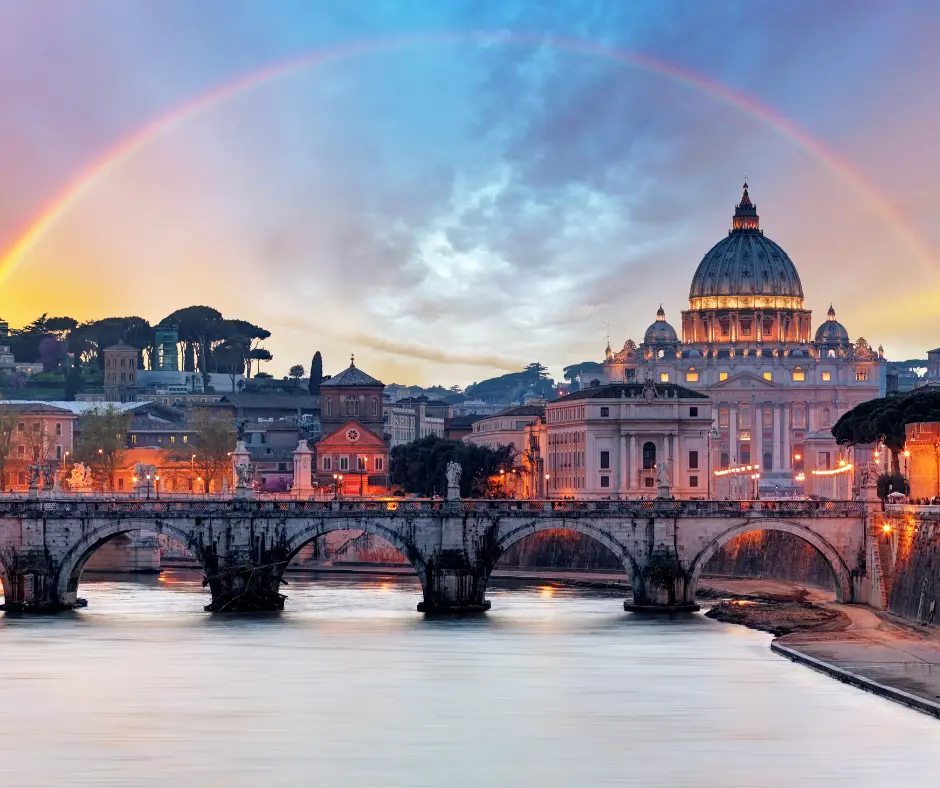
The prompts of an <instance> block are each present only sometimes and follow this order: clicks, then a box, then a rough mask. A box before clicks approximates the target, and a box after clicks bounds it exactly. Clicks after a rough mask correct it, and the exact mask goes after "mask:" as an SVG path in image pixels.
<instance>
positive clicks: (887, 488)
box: [877, 473, 910, 500]
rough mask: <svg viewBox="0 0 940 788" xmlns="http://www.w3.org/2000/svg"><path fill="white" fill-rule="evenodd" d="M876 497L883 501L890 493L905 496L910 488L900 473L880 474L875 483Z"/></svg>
mask: <svg viewBox="0 0 940 788" xmlns="http://www.w3.org/2000/svg"><path fill="white" fill-rule="evenodd" d="M877 489H878V497H879V498H881V500H885V499H886V498H887V497H888V495H889V494H890V493H893V492H899V493H904V494H905V495H907V494H908V493H909V492H910V487H909V486H908V484H907V479H905V478H904V476H903V474H900V473H882V474H881V475H879V476H878V481H877Z"/></svg>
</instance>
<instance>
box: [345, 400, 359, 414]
mask: <svg viewBox="0 0 940 788" xmlns="http://www.w3.org/2000/svg"><path fill="white" fill-rule="evenodd" d="M346 415H347V416H358V415H359V398H358V397H346Z"/></svg>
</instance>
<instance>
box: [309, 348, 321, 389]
mask: <svg viewBox="0 0 940 788" xmlns="http://www.w3.org/2000/svg"><path fill="white" fill-rule="evenodd" d="M322 381H323V356H321V355H320V351H319V350H318V351H317V352H316V353H314V354H313V360H312V361H311V362H310V383H309V384H308V385H307V390H308V391H309V392H310V394H311V396H314V397H316V396H317V395H319V393H320V383H321V382H322Z"/></svg>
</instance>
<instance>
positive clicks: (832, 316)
mask: <svg viewBox="0 0 940 788" xmlns="http://www.w3.org/2000/svg"><path fill="white" fill-rule="evenodd" d="M826 319H827V320H835V319H836V310H835V309H833V308H832V304H829V311H828V312H826Z"/></svg>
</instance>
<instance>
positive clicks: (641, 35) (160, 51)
mask: <svg viewBox="0 0 940 788" xmlns="http://www.w3.org/2000/svg"><path fill="white" fill-rule="evenodd" d="M474 31H478V32H484V33H492V34H494V37H493V38H492V39H487V40H482V39H480V38H478V37H477V38H474V37H472V36H471V35H470V34H471V33H473V32H474ZM418 34H422V35H426V36H427V37H428V40H426V41H423V42H418V43H414V44H412V45H408V46H391V45H390V42H391V41H392V40H393V39H395V37H401V36H413V35H418ZM437 34H441V38H439V39H435V38H434V37H435V36H436V35H437ZM444 34H447V37H444ZM452 34H464V35H465V36H466V37H465V38H464V39H462V40H461V39H460V36H459V35H457V36H453V35H452ZM512 36H516V37H517V39H516V40H513V39H512V38H511V37H512ZM540 37H541V38H540ZM548 37H559V38H564V39H574V40H577V41H578V42H581V43H579V44H578V46H577V47H575V50H572V49H571V48H566V47H564V46H559V45H557V44H555V43H550V42H549V40H548ZM937 40H940V7H938V6H937V5H935V4H932V3H926V2H924V3H911V2H893V3H890V4H889V3H875V2H826V3H812V2H779V3H758V2H708V3H693V2H675V3H668V2H625V1H624V0H615V1H613V2H557V1H556V2H542V3H539V2H507V3H502V2H495V0H493V1H491V2H479V1H478V2H432V0H424V1H422V2H418V1H417V0H408V1H405V2H349V0H347V1H346V2H309V1H306V2H287V0H280V1H279V2H261V1H260V0H259V1H258V2H241V3H239V2H231V1H230V0H226V1H225V2H223V1H222V0H200V1H199V2H189V1H188V0H187V1H185V2H184V1H182V0H179V1H178V0H147V1H146V2H145V1H144V0H62V1H61V2H52V0H44V1H43V2H36V1H35V0H22V1H21V0H2V2H0V63H2V68H0V97H2V99H3V105H4V107H5V112H4V113H2V114H0V164H2V170H0V171H2V173H3V184H2V187H0V245H2V246H3V247H5V248H10V247H11V246H12V245H14V244H15V243H16V241H17V239H18V238H19V237H20V236H21V234H22V232H23V230H24V229H25V228H26V227H28V226H29V225H30V224H31V222H33V221H34V219H35V218H36V217H37V216H39V215H41V214H42V212H43V211H44V209H45V207H46V206H47V205H48V204H49V203H50V202H51V201H52V200H53V198H54V196H55V195H56V194H57V193H59V192H60V191H61V190H62V189H63V188H64V187H65V186H66V185H67V184H69V183H70V182H73V181H74V180H75V179H76V177H77V176H78V175H79V174H80V173H82V172H84V171H86V170H87V168H88V167H89V165H90V164H91V163H92V162H94V161H95V160H97V159H99V158H100V157H101V156H102V154H103V153H105V152H106V151H108V150H109V149H113V148H114V147H115V146H116V145H118V144H119V143H120V141H121V140H123V139H126V138H127V137H128V135H130V134H133V133H134V132H135V131H136V130H138V129H140V128H143V127H146V126H147V125H148V124H150V123H152V122H153V121H154V120H155V119H156V118H158V117H160V116H162V115H164V114H165V113H167V112H168V111H172V109H173V108H174V107H177V106H179V105H181V104H184V103H185V102H188V101H191V100H192V99H193V98H194V97H196V96H198V95H200V94H202V93H204V92H205V91H208V90H212V89H213V88H216V87H218V86H221V85H224V84H226V83H229V82H231V81H232V80H235V79H239V78H241V77H243V76H244V75H246V74H249V73H251V72H254V71H257V70H259V69H264V68H267V67H270V66H272V65H273V64H276V63H279V62H284V61H287V60H290V59H292V58H296V57H299V56H303V55H306V54H309V53H314V52H317V51H321V50H333V49H335V48H337V47H340V48H342V47H352V48H357V51H358V48H360V47H361V46H362V45H363V44H364V43H365V42H369V41H375V42H376V43H377V46H376V48H374V49H373V50H372V51H365V52H359V53H358V54H356V55H352V56H348V57H341V58H337V59H333V60H331V61H329V62H327V63H324V64H322V65H315V66H311V67H308V68H303V69H297V70H295V71H293V72H291V73H290V74H287V75H285V76H282V77H280V78H278V79H275V80H270V81H268V82H265V83H263V84H261V85H257V86H255V87H254V88H253V89H251V90H249V91H243V92H241V93H239V94H237V95H235V96H234V97H232V98H231V99H229V100H227V101H224V102H221V103H218V104H216V105H213V106H211V107H208V108H207V109H206V110H205V111H203V112H200V113H196V114H194V115H192V116H190V117H188V118H187V119H185V120H184V121H182V122H180V123H179V124H177V125H175V126H174V127H173V128H172V129H171V130H170V131H169V132H168V133H166V134H163V135H162V136H160V137H159V138H158V139H156V140H155V141H154V142H152V143H151V144H148V145H145V146H143V148H142V149H140V150H138V151H137V152H136V153H134V155H133V156H130V157H128V158H127V159H126V160H124V161H122V162H121V163H120V165H119V166H115V167H114V168H113V169H112V170H110V171H109V172H108V173H107V174H106V176H104V177H102V178H100V179H98V180H97V181H96V183H95V184H94V186H93V187H92V188H89V189H87V190H86V191H85V192H84V193H83V194H82V196H81V198H80V199H78V200H76V201H75V202H74V203H73V204H72V205H71V206H70V207H69V209H68V210H67V211H64V212H63V213H62V215H61V216H60V217H59V218H58V219H57V220H56V222H55V223H54V224H53V225H52V226H51V227H49V228H48V229H47V231H46V232H45V233H44V234H43V235H42V237H41V239H40V240H39V242H38V243H37V244H36V245H35V246H34V247H33V248H32V249H31V250H30V251H29V253H28V254H26V255H25V256H24V258H23V260H22V261H21V262H20V263H19V265H18V266H17V267H16V269H15V270H14V271H13V273H12V274H10V276H9V277H8V278H7V279H6V280H5V281H4V282H3V284H2V285H0V315H2V316H3V317H4V318H5V319H8V320H10V322H11V323H12V324H14V325H16V324H18V323H22V322H25V321H27V320H29V319H32V317H35V316H36V315H37V314H39V313H40V312H42V311H48V312H50V313H56V314H62V313H67V314H71V315H73V316H75V317H77V318H92V317H103V316H106V315H114V314H140V315H142V316H144V317H147V318H148V319H151V320H158V319H159V318H161V317H162V316H163V315H165V314H167V313H169V312H171V311H173V310H174V309H177V308H179V307H181V306H185V305H188V304H191V303H208V304H211V305H213V306H216V307H218V308H219V309H221V310H222V311H223V312H224V313H225V314H227V315H231V316H237V317H241V318H244V319H248V320H251V321H253V322H256V323H260V324H262V325H264V326H265V327H267V328H269V329H270V330H271V331H272V333H273V336H272V338H271V339H270V340H269V342H268V348H269V349H270V350H271V351H272V353H273V354H274V356H275V361H274V362H273V363H272V364H271V365H270V371H272V372H275V373H279V372H284V371H286V369H287V367H288V366H290V365H291V364H294V363H303V364H305V365H306V364H309V358H310V356H311V355H312V354H313V352H314V351H315V350H317V349H320V350H321V351H323V353H324V357H325V361H326V367H327V371H328V372H330V371H333V372H335V371H338V370H339V369H341V368H342V367H343V366H345V364H346V363H347V361H348V356H349V353H351V352H355V353H356V357H357V360H358V362H359V364H360V365H361V366H363V367H365V368H367V369H368V370H369V371H370V372H372V373H373V374H376V375H378V376H380V377H382V378H383V379H384V380H386V381H388V382H391V381H396V382H406V383H425V384H427V383H432V382H439V383H443V384H446V385H450V384H452V383H460V384H467V383H469V382H471V381H474V380H480V379H483V378H485V377H489V376H491V375H493V374H499V373H501V372H503V371H506V370H511V369H516V368H519V367H521V365H523V364H525V363H527V362H529V361H533V360H540V361H542V362H543V363H546V364H548V365H549V368H550V370H551V371H552V372H553V373H555V374H558V373H559V372H560V369H561V367H562V366H564V365H566V364H570V363H575V362H578V361H583V360H586V359H599V357H600V356H601V354H602V352H603V346H604V335H605V332H606V327H605V325H604V324H605V323H607V322H609V323H610V325H611V329H610V330H611V336H612V343H613V344H614V345H621V344H622V343H623V342H624V340H626V339H627V337H628V336H630V337H633V338H634V339H635V340H637V341H639V340H640V339H641V337H642V334H643V331H644V329H645V327H646V326H647V325H648V324H649V323H650V322H651V321H652V319H653V317H654V313H655V310H656V308H657V307H658V305H659V304H660V303H663V305H664V307H665V308H666V312H667V316H668V318H669V319H670V321H671V322H673V324H675V325H678V323H679V311H680V310H681V309H682V308H684V307H685V305H686V303H687V302H686V299H687V297H688V285H689V282H690V281H691V278H692V274H693V272H694V270H695V267H696V265H697V264H698V262H699V261H700V260H701V258H702V256H703V255H704V254H705V252H707V251H708V249H709V248H710V247H711V246H712V245H713V244H714V243H715V242H717V241H718V240H720V239H721V238H722V237H723V236H724V234H725V233H726V232H727V229H728V227H729V226H730V217H731V213H732V211H733V205H734V203H735V201H736V200H737V199H738V198H739V196H740V186H741V180H742V176H743V175H744V174H745V173H747V174H748V175H749V177H750V183H751V195H752V197H753V199H754V200H755V202H756V203H757V204H758V208H759V211H760V214H761V222H762V227H763V228H764V230H765V232H766V233H767V235H768V236H770V237H771V238H773V239H774V240H776V241H777V242H778V243H780V244H781V245H782V246H783V247H784V248H785V249H786V250H787V251H788V252H789V253H790V255H791V257H792V258H793V260H794V262H795V263H796V266H797V268H798V270H799V272H800V274H801V276H802V279H803V287H804V291H805V293H806V296H807V304H808V306H809V307H810V308H812V309H813V310H814V313H815V316H816V318H817V320H821V319H823V318H824V316H825V310H826V309H827V308H828V306H829V303H830V301H831V302H833V303H834V305H835V307H836V310H837V313H838V314H839V317H840V319H842V320H843V322H844V323H845V324H846V326H847V328H848V329H849V332H850V334H851V335H852V336H853V338H855V337H857V336H859V335H864V336H865V337H866V338H867V339H868V340H869V341H870V342H871V343H872V344H874V345H877V344H878V343H879V342H881V343H884V345H885V348H886V351H887V353H888V354H889V355H890V356H893V357H908V356H912V355H918V354H922V352H923V351H924V350H926V349H927V348H928V347H934V346H936V345H938V344H940V317H938V312H940V310H938V309H937V308H936V306H935V304H936V303H940V282H938V272H940V262H938V259H940V258H938V253H937V249H938V248H940V219H938V214H937V209H936V206H937V205H938V203H940V186H938V185H937V184H940V177H938V176H940V155H938V153H937V145H936V142H935V139H934V137H935V130H936V128H937V124H938V121H940V109H938V107H940V102H938V99H940V81H938V80H936V79H935V78H934V76H933V75H935V74H937V73H940V62H938V61H940V53H938V48H937V47H936V46H935V42H936V41H937ZM591 45H596V46H600V47H604V48H609V49H617V50H624V51H627V52H632V53H636V54H640V55H645V56H648V57H653V58H657V59H659V60H662V61H665V62H668V63H670V64H674V65H675V66H676V67H678V68H681V69H685V70H689V71H692V72H695V73H697V74H698V75H700V76H701V77H702V78H704V79H707V80H712V81H714V82H716V83H720V84H722V85H726V86H728V87H730V88H732V89H734V90H736V91H739V92H741V93H744V94H747V95H748V96H750V97H751V98H752V99H753V100H754V101H756V102H759V103H760V104H762V105H765V106H767V107H769V108H771V109H772V110H773V111H774V112H776V113H777V114H779V115H781V116H783V117H785V118H787V119H789V120H790V121H791V122H793V123H795V124H796V125H798V126H799V127H801V128H803V129H805V130H806V131H807V132H808V133H809V134H811V135H812V136H813V137H814V138H815V139H816V140H818V141H819V143H820V144H821V145H823V146H825V147H826V148H828V149H830V150H834V151H836V152H837V154H838V156H839V157H840V159H841V160H842V161H844V162H845V163H846V164H847V165H849V166H850V167H851V168H853V169H854V171H856V172H857V173H859V175H860V176H861V177H863V178H864V179H865V180H866V181H867V182H869V183H870V184H871V188H872V190H873V191H874V192H876V193H877V194H878V195H880V197H881V198H882V199H884V200H886V201H887V202H888V203H890V205H891V206H893V207H894V209H896V210H897V211H898V212H900V214H901V216H902V217H903V222H902V224H903V227H900V228H899V226H898V223H897V222H895V221H891V220H889V219H886V218H885V217H884V216H883V215H881V214H878V213H877V212H874V211H873V210H872V208H871V205H870V204H869V203H868V202H867V201H866V200H865V199H864V195H860V194H859V192H858V190H857V189H856V188H855V187H854V186H853V185H852V183H850V182H849V181H848V180H846V178H845V177H843V176H841V175H840V174H839V173H838V172H836V171H834V170H833V169H832V168H831V167H830V166H827V164H826V162H824V161H823V160H821V159H820V158H819V157H818V156H817V155H814V154H813V153H812V152H811V151H808V150H807V149H805V148H804V147H802V146H800V145H799V144H796V143H795V142H794V141H793V140H791V139H788V138H787V137H786V136H785V135H783V134H781V133H779V132H778V131H775V130H774V129H773V128H772V127H770V126H768V125H767V124H766V123H763V122H761V121H760V120H759V119H758V118H756V117H755V116H754V115H753V114H750V113H748V112H743V111H741V110H740V109H738V108H735V107H733V106H730V105H728V104H727V103H724V102H722V101H720V100H718V99H717V98H716V97H715V96H714V95H710V94H708V93H706V92H703V91H701V90H697V89H694V88H690V87H689V86H687V85H684V84H681V83H679V82H677V81H675V80H673V79H669V78H666V77H664V76H662V75H661V74H656V73H650V72H649V71H644V70H642V69H639V68H635V67H630V66H627V65H624V64H623V63H620V62H617V61H615V60H612V59H610V58H606V57H602V56H599V55H597V54H590V53H586V52H585V51H584V49H586V48H589V47H590V46H591ZM579 47H580V48H579ZM366 50H368V47H366ZM904 233H912V234H913V235H914V236H916V237H917V238H919V239H920V242H921V243H922V247H921V248H922V250H923V253H921V254H917V253H916V251H915V250H914V249H912V248H911V246H910V244H906V243H905V241H904V237H903V235H904Z"/></svg>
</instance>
